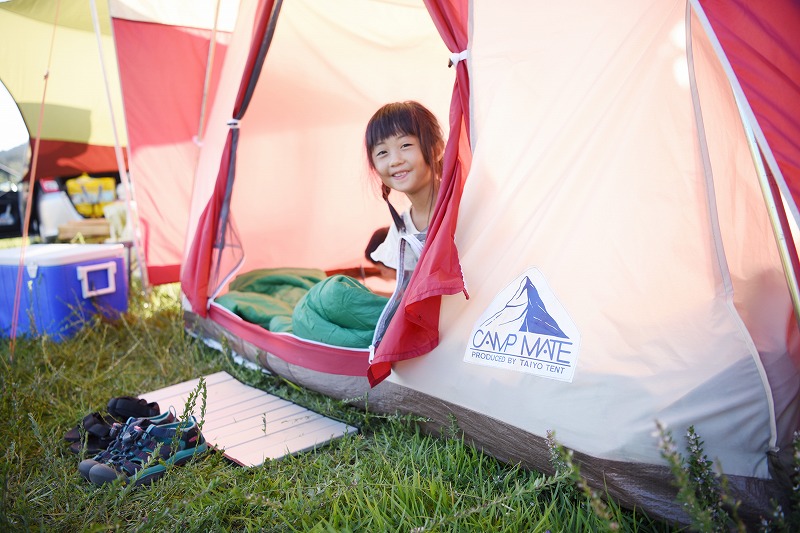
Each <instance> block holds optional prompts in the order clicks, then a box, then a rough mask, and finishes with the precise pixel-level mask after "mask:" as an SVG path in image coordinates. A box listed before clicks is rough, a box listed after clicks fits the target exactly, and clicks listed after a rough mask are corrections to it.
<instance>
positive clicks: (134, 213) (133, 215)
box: [89, 0, 150, 294]
mask: <svg viewBox="0 0 800 533" xmlns="http://www.w3.org/2000/svg"><path fill="white" fill-rule="evenodd" d="M89 4H90V6H91V10H92V24H93V26H94V34H95V37H97V52H98V54H99V56H100V68H101V70H102V71H103V81H104V82H105V86H106V99H107V100H108V111H109V114H110V115H111V131H113V132H114V153H115V154H116V156H117V167H118V168H119V176H120V179H121V180H122V183H123V186H124V188H125V207H126V208H127V211H128V217H129V218H130V223H131V227H132V228H133V249H134V252H135V253H136V263H137V264H138V267H139V274H140V276H141V278H140V279H141V280H142V290H143V291H144V292H145V294H147V293H148V292H149V291H150V280H149V279H148V277H147V267H146V265H145V260H144V254H143V251H142V250H143V248H142V241H141V232H140V224H139V211H138V209H137V208H136V202H135V201H134V200H133V183H132V182H131V177H130V174H129V173H128V172H127V170H126V168H125V158H124V157H123V155H122V147H121V146H120V144H119V136H118V135H117V120H116V118H115V116H114V103H113V102H112V101H111V89H110V88H109V86H108V74H107V73H106V64H105V61H104V60H103V44H102V41H101V39H100V23H99V21H98V17H97V5H96V4H95V0H91V1H90V3H89Z"/></svg>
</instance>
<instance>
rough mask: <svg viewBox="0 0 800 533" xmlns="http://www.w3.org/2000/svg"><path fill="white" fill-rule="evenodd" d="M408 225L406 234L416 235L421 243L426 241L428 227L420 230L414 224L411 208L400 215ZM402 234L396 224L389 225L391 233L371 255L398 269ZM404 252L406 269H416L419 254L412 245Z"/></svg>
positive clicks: (376, 259)
mask: <svg viewBox="0 0 800 533" xmlns="http://www.w3.org/2000/svg"><path fill="white" fill-rule="evenodd" d="M400 216H401V217H402V219H403V222H404V223H405V225H406V234H407V235H413V236H415V237H416V238H417V239H418V240H419V241H420V242H421V243H424V242H425V237H426V234H427V231H428V229H427V228H425V229H424V230H423V231H420V230H418V229H417V228H416V226H414V221H413V220H411V210H410V209H409V210H407V211H403V214H402V215H400ZM400 237H401V234H400V232H399V231H397V228H396V227H395V225H394V224H392V225H390V226H389V233H388V234H387V235H386V239H385V240H384V241H383V242H382V243H381V244H380V245H378V247H377V248H375V251H374V252H372V253H371V254H370V257H372V259H374V260H375V261H380V262H381V263H383V264H384V265H386V266H387V267H389V268H393V269H395V270H397V264H398V262H399V257H400V241H401V238H400ZM420 248H421V247H420ZM403 254H404V261H403V262H404V263H405V269H406V270H414V267H416V266H417V261H419V254H418V253H417V252H415V251H414V249H413V247H412V246H406V249H405V252H403Z"/></svg>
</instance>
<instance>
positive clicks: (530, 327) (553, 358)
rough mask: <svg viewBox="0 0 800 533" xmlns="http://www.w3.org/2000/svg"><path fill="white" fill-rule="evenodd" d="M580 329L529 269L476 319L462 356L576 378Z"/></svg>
mask: <svg viewBox="0 0 800 533" xmlns="http://www.w3.org/2000/svg"><path fill="white" fill-rule="evenodd" d="M579 348H580V333H579V331H578V329H577V327H576V326H575V324H574V323H573V322H572V319H571V318H570V316H569V315H568V314H567V312H566V310H565V309H564V307H563V306H562V305H561V303H560V302H559V301H558V300H557V299H556V297H555V295H554V294H553V292H552V291H551V290H550V287H549V285H548V284H547V280H546V279H545V278H544V275H543V274H542V273H541V271H539V270H538V269H536V268H530V269H528V270H527V271H525V272H524V273H523V274H522V275H520V276H519V277H518V278H517V279H515V280H514V281H513V282H512V283H510V284H509V285H508V286H507V287H506V288H505V289H503V290H502V291H501V292H500V293H499V294H497V296H495V298H494V300H493V301H492V303H491V304H490V305H489V307H488V308H487V309H486V310H485V311H484V313H483V315H481V317H480V318H479V319H478V321H477V322H476V325H475V327H474V328H473V329H472V334H471V336H470V340H469V343H468V346H467V350H466V353H465V355H464V361H465V362H468V363H473V364H479V365H485V366H493V367H496V368H504V369H508V370H515V371H518V372H526V373H530V374H536V375H538V376H541V377H545V378H550V379H556V380H559V381H567V382H572V378H573V376H574V372H575V365H576V363H577V359H578V351H579Z"/></svg>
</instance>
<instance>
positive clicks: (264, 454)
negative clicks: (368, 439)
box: [139, 372, 357, 466]
mask: <svg viewBox="0 0 800 533" xmlns="http://www.w3.org/2000/svg"><path fill="white" fill-rule="evenodd" d="M199 382H200V378H196V379H192V380H188V381H184V382H182V383H176V384H175V385H170V386H169V387H164V388H163V389H159V390H157V391H152V392H148V393H145V394H142V395H140V396H139V397H140V398H144V399H146V400H147V401H148V402H157V403H158V404H159V407H160V408H161V411H162V412H164V411H166V410H167V409H172V410H174V411H175V413H176V414H177V415H178V416H181V415H183V410H184V407H185V405H186V399H187V398H188V397H189V395H190V394H191V393H192V391H194V390H196V389H197V385H198V383H199ZM205 382H206V405H205V408H206V409H205V415H204V416H203V419H202V422H203V426H202V432H203V436H204V437H205V438H206V440H207V441H208V443H209V445H210V446H213V447H214V448H216V449H218V450H220V451H222V452H223V453H224V454H225V456H226V457H228V458H229V459H231V460H232V461H234V462H236V463H238V464H240V465H243V466H258V465H260V464H262V463H263V462H264V461H265V460H267V459H279V458H281V457H284V456H286V455H289V454H296V453H300V452H303V451H307V450H312V449H314V448H316V447H319V446H322V445H324V444H326V443H328V442H330V441H331V440H334V439H337V438H340V437H342V436H344V435H347V434H350V433H355V432H356V431H357V429H356V428H354V427H352V426H348V425H347V424H344V423H342V422H339V421H336V420H333V419H331V418H327V417H325V416H323V415H321V414H319V413H316V412H314V411H311V410H309V409H306V408H305V407H302V406H300V405H297V404H295V403H292V402H289V401H287V400H284V399H282V398H278V397H277V396H274V395H272V394H269V393H267V392H264V391H262V390H260V389H256V388H255V387H250V386H249V385H245V384H244V383H241V382H240V381H238V380H236V379H235V378H234V377H233V376H231V375H230V374H228V373H227V372H217V373H215V374H211V375H209V376H205ZM201 407H202V398H201V397H200V396H199V395H198V397H197V399H196V401H195V406H194V409H193V413H192V414H194V416H195V417H196V418H198V420H200V413H201Z"/></svg>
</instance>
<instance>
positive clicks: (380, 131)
mask: <svg viewBox="0 0 800 533" xmlns="http://www.w3.org/2000/svg"><path fill="white" fill-rule="evenodd" d="M394 135H414V136H416V137H417V138H418V139H419V145H420V146H419V148H420V150H421V151H422V157H423V158H424V160H425V163H427V164H428V166H429V167H431V169H432V170H433V173H434V175H435V176H436V177H441V175H442V153H443V152H444V135H443V134H442V128H441V127H440V126H439V121H438V120H436V116H435V115H434V114H433V113H431V112H430V111H429V110H428V108H426V107H425V106H423V105H422V104H420V103H419V102H414V101H412V100H409V101H406V102H395V103H391V104H386V105H385V106H383V107H381V108H380V109H378V110H377V111H376V112H375V114H374V115H372V118H371V119H369V122H368V123H367V131H366V135H365V136H364V146H365V148H366V149H367V161H369V168H370V169H371V170H373V171H374V170H375V163H374V162H373V161H372V150H373V149H374V148H375V145H376V144H378V143H380V142H382V141H384V140H386V139H388V138H389V137H392V136H394ZM388 189H389V188H388V187H387V186H386V185H382V186H381V193H382V196H383V198H384V199H386V198H387V197H388V196H389V190H388Z"/></svg>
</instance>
